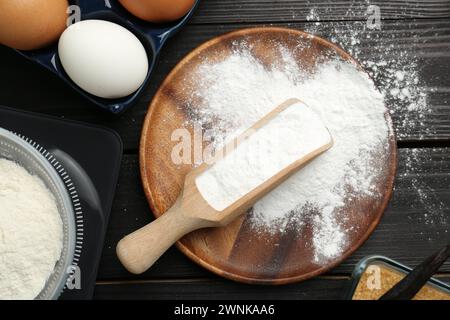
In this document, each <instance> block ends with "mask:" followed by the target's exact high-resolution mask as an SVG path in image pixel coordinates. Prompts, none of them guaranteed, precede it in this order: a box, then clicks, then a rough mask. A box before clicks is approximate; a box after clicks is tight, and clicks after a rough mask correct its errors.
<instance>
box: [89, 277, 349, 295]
mask: <svg viewBox="0 0 450 320" xmlns="http://www.w3.org/2000/svg"><path fill="white" fill-rule="evenodd" d="M348 285H349V280H348V279H347V278H336V279H330V278H316V279H312V280H309V281H306V282H302V283H299V284H293V285H286V286H272V287H267V286H255V285H253V286H251V285H243V284H238V283H235V282H232V281H227V280H223V279H218V278H217V279H198V280H191V281H180V280H178V281H152V282H137V283H99V284H97V286H96V288H95V293H94V299H150V300H159V299H160V300H164V299H170V300H172V299H174V300H192V299H199V300H211V299H219V300H220V299H224V300H226V299H231V300H242V299H255V300H283V299H314V300H315V299H342V298H343V296H344V295H345V294H346V292H347V290H348V289H347V288H348Z"/></svg>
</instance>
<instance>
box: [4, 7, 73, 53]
mask: <svg viewBox="0 0 450 320" xmlns="http://www.w3.org/2000/svg"><path fill="white" fill-rule="evenodd" d="M68 6H69V4H68V2H67V0H0V43H1V44H4V45H6V46H8V47H12V48H15V49H20V50H33V49H39V48H42V47H45V46H47V45H49V44H51V43H53V42H55V41H56V40H57V39H58V38H59V36H60V35H61V34H62V32H63V31H64V29H65V28H66V23H67V7H68Z"/></svg>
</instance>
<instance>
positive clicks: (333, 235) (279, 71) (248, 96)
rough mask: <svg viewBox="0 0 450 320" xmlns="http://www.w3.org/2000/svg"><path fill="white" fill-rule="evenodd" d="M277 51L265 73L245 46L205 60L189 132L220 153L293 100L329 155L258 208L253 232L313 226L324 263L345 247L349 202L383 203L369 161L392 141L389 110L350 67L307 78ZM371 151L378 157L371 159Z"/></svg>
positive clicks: (334, 66)
mask: <svg viewBox="0 0 450 320" xmlns="http://www.w3.org/2000/svg"><path fill="white" fill-rule="evenodd" d="M274 45H276V46H277V50H279V53H280V56H281V57H282V59H281V60H282V61H278V62H277V64H276V65H273V66H270V67H267V66H264V65H263V64H262V63H261V62H260V61H258V60H257V59H256V58H255V57H254V56H253V55H252V54H251V52H250V50H249V49H246V44H245V42H243V43H239V42H238V43H235V49H234V52H233V53H232V54H231V55H230V56H229V57H227V58H226V59H225V60H223V61H219V62H210V61H208V60H205V61H204V62H203V63H202V64H201V65H200V66H199V67H198V69H197V70H196V71H195V74H194V75H193V79H194V81H196V82H197V84H199V85H197V86H196V87H197V88H198V89H196V90H194V91H192V92H191V94H192V97H191V100H192V101H195V103H193V104H192V106H189V109H190V110H189V111H190V113H191V116H192V119H193V120H192V121H191V122H190V123H189V124H188V125H197V126H198V125H200V126H202V128H204V129H205V135H206V136H208V137H210V139H211V140H212V141H213V142H214V144H215V146H216V148H220V147H221V146H223V144H224V143H225V142H227V141H230V139H232V138H234V137H236V136H238V135H239V134H240V133H242V132H243V131H244V130H245V129H247V128H249V127H251V126H252V125H253V124H254V123H256V122H257V121H258V120H259V119H261V118H262V117H263V116H264V115H266V114H267V113H268V112H270V111H271V110H272V109H273V108H274V107H275V106H277V105H279V104H281V103H282V102H284V101H285V100H286V99H289V98H298V99H300V100H302V101H304V102H305V103H306V104H307V105H308V106H309V107H310V108H311V109H312V110H313V111H314V112H316V113H317V114H319V116H320V118H321V119H322V120H323V122H324V123H325V125H326V126H327V127H328V129H329V130H330V133H331V135H332V137H333V139H334V146H333V148H331V149H330V150H329V151H327V152H326V153H324V154H323V155H321V156H320V157H318V158H317V159H315V160H314V161H313V162H312V163H311V164H309V165H308V166H307V167H306V168H305V169H304V170H301V171H299V172H298V173H297V174H295V175H294V176H292V177H291V178H290V179H288V180H287V181H286V182H285V183H283V184H282V185H281V186H280V187H278V188H277V189H275V190H274V191H273V192H272V193H270V194H269V195H267V196H266V197H265V198H263V199H262V200H260V201H259V202H258V203H256V204H255V206H254V207H253V210H252V213H251V216H250V219H251V223H252V226H253V228H255V230H264V231H265V232H283V231H285V230H286V229H287V228H288V226H290V225H292V222H293V221H292V219H295V220H296V221H295V224H296V225H298V226H299V227H301V226H302V225H303V224H304V223H306V222H307V221H309V222H311V220H312V228H313V230H312V234H313V241H312V242H313V243H312V244H311V246H312V247H313V249H314V256H315V261H316V263H317V264H322V263H325V262H326V261H328V260H329V259H332V258H334V257H336V256H338V255H339V254H341V253H342V250H344V249H345V248H346V244H347V238H346V236H347V234H348V232H347V231H348V230H347V229H345V228H346V227H345V217H344V218H342V215H341V213H342V212H341V211H342V210H343V207H344V204H345V202H346V200H350V199H352V198H354V197H377V196H381V195H378V194H376V190H375V189H374V185H375V183H374V182H375V181H376V179H377V175H378V173H379V169H378V170H377V169H376V166H375V168H374V162H376V160H377V159H375V158H376V157H379V154H384V153H385V152H383V151H384V150H385V149H384V148H386V147H387V145H388V143H387V140H388V138H389V135H390V134H391V132H390V129H389V126H388V124H387V122H386V119H385V112H386V109H385V105H384V100H383V96H382V94H381V93H380V92H379V91H377V90H376V88H375V87H374V84H373V82H372V81H371V80H370V78H369V77H368V76H367V75H366V74H365V73H363V72H361V71H359V70H358V68H357V67H356V66H355V65H353V64H351V63H348V62H344V61H341V60H331V61H328V62H324V63H323V64H321V65H319V66H318V67H317V69H316V71H315V72H314V73H313V74H311V73H309V72H305V71H304V70H302V69H301V68H300V67H299V66H298V64H297V62H296V61H295V58H294V57H293V56H292V55H291V54H290V53H289V51H288V50H287V49H286V48H284V47H283V46H282V45H281V44H274ZM188 87H189V86H187V88H188ZM186 90H189V89H186ZM188 93H189V92H188ZM376 150H381V152H379V154H378V155H376V156H375V154H377V152H373V151H376ZM361 214H363V213H361ZM311 215H313V216H312V217H311Z"/></svg>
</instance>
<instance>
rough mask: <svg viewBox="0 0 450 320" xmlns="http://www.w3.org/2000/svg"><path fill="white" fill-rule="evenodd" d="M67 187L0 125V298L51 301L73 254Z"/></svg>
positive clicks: (33, 151)
mask: <svg viewBox="0 0 450 320" xmlns="http://www.w3.org/2000/svg"><path fill="white" fill-rule="evenodd" d="M75 233H76V232H75V220H74V212H73V207H72V203H71V200H70V196H69V194H68V192H67V190H66V187H65V185H64V183H63V181H62V180H61V178H60V176H59V175H58V173H57V171H56V170H55V169H54V168H53V166H52V165H51V164H50V163H49V162H48V161H47V160H46V159H45V157H44V156H42V155H41V154H40V153H39V152H38V151H37V150H36V149H35V148H33V147H32V146H31V145H30V144H29V143H27V142H25V141H24V140H22V139H21V138H19V137H18V136H16V135H14V134H12V133H10V132H9V131H6V130H4V129H2V128H0V300H32V299H37V300H51V299H57V298H58V297H59V295H60V294H61V292H62V290H63V288H64V286H65V284H66V281H67V278H68V275H69V273H70V271H71V270H72V269H71V265H72V262H73V257H74V249H75Z"/></svg>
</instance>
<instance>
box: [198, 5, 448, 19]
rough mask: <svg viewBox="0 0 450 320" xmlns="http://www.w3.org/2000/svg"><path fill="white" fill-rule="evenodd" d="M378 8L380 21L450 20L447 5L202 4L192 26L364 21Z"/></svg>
mask: <svg viewBox="0 0 450 320" xmlns="http://www.w3.org/2000/svg"><path fill="white" fill-rule="evenodd" d="M369 4H371V5H377V6H379V8H380V11H381V17H382V19H408V18H442V17H450V1H448V0H440V1H439V0H438V1H435V0H425V1H407V0H400V1H387V0H381V1H380V0H375V1H364V0H356V1H354V0H338V1H330V0H259V1H253V0H240V1H236V0H204V1H202V3H201V4H200V7H199V10H198V13H197V14H196V16H195V17H194V19H193V20H192V21H191V23H199V24H203V23H230V22H235V23H241V22H280V21H283V22H288V21H307V20H310V21H317V18H315V17H314V16H310V17H309V18H308V15H310V12H311V10H312V9H313V10H314V12H315V13H316V14H317V15H318V16H319V17H320V20H322V21H324V20H325V21H326V20H365V19H367V16H368V15H367V14H366V11H367V7H368V6H369Z"/></svg>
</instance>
